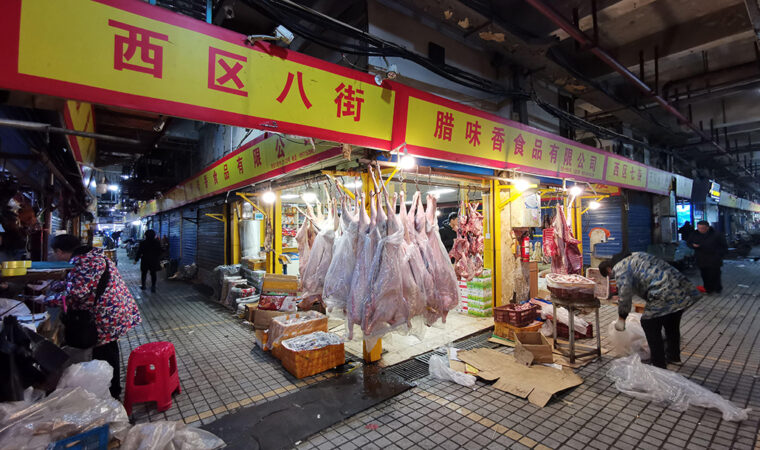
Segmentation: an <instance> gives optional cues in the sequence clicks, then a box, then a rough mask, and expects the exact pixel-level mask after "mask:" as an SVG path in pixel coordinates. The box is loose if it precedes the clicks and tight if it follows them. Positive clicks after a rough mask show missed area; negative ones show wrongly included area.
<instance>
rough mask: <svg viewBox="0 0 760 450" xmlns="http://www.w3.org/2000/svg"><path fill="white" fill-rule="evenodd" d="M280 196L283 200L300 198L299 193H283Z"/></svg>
mask: <svg viewBox="0 0 760 450" xmlns="http://www.w3.org/2000/svg"><path fill="white" fill-rule="evenodd" d="M280 198H281V199H283V200H293V199H296V198H298V194H282V195H281V196H280Z"/></svg>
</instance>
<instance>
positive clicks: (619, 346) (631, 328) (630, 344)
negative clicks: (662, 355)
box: [608, 313, 649, 360]
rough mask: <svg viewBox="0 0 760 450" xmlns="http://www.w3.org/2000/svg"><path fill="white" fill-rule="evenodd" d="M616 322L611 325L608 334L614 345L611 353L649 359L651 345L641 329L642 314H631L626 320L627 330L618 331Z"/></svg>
mask: <svg viewBox="0 0 760 450" xmlns="http://www.w3.org/2000/svg"><path fill="white" fill-rule="evenodd" d="M615 322H617V320H615V321H613V322H612V323H610V326H609V329H608V333H609V336H610V341H611V343H612V349H611V353H612V355H613V356H629V355H633V354H634V353H636V354H638V355H639V358H641V359H643V360H646V359H649V344H648V343H647V337H646V335H645V334H644V329H643V328H641V314H638V313H630V314H628V317H627V318H626V319H625V330H624V331H618V330H616V329H615Z"/></svg>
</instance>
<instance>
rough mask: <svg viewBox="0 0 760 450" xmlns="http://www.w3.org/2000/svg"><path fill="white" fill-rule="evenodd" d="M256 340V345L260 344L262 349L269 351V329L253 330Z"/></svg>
mask: <svg viewBox="0 0 760 450" xmlns="http://www.w3.org/2000/svg"><path fill="white" fill-rule="evenodd" d="M253 334H254V336H255V340H256V345H258V346H259V348H260V349H262V350H264V351H265V352H266V351H267V341H268V339H269V333H268V332H267V330H255V331H254V332H253Z"/></svg>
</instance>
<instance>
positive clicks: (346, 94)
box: [335, 83, 364, 122]
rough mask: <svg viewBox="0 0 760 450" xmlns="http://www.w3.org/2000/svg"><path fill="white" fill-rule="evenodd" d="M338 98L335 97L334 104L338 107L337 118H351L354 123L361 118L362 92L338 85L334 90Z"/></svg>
mask: <svg viewBox="0 0 760 450" xmlns="http://www.w3.org/2000/svg"><path fill="white" fill-rule="evenodd" d="M335 92H337V93H338V96H337V97H335V104H336V105H338V113H337V116H338V118H340V117H346V116H353V117H354V122H358V121H360V120H361V118H362V103H364V90H363V89H354V88H353V86H351V85H346V84H345V83H340V85H339V86H338V87H336V88H335Z"/></svg>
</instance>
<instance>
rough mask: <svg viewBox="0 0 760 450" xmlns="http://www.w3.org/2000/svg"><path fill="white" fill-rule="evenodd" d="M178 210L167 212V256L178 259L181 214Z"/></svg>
mask: <svg viewBox="0 0 760 450" xmlns="http://www.w3.org/2000/svg"><path fill="white" fill-rule="evenodd" d="M180 214H181V213H180V211H179V210H174V211H172V212H171V213H169V258H170V259H176V260H179V254H180V248H181V244H180V226H181V223H180V222H181V221H182V216H181V215H180Z"/></svg>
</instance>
